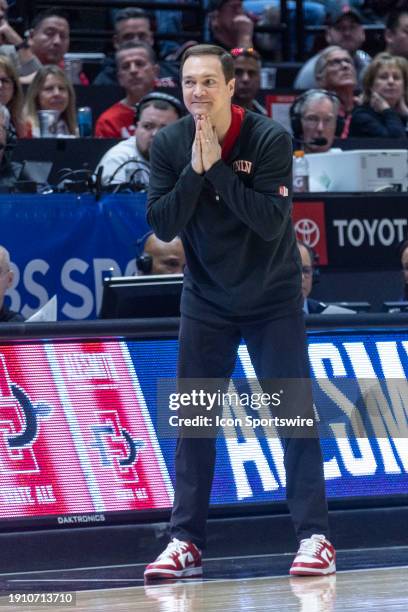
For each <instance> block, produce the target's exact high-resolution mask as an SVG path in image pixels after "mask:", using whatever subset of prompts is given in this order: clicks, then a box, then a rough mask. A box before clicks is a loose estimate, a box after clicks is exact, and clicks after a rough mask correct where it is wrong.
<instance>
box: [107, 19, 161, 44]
mask: <svg viewBox="0 0 408 612" xmlns="http://www.w3.org/2000/svg"><path fill="white" fill-rule="evenodd" d="M115 30H116V31H115V36H114V45H115V48H118V47H119V46H120V45H121V44H123V43H124V42H128V41H132V42H144V43H147V44H148V45H151V46H153V43H154V39H153V34H152V31H151V29H150V23H149V20H148V19H123V20H122V21H119V22H118V23H117V24H116V28H115Z"/></svg>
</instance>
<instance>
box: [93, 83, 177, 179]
mask: <svg viewBox="0 0 408 612" xmlns="http://www.w3.org/2000/svg"><path fill="white" fill-rule="evenodd" d="M182 114H183V107H182V104H181V102H180V101H179V100H178V99H177V98H174V97H173V96H169V95H167V94H163V93H159V92H157V93H153V94H148V95H147V96H145V97H144V98H142V100H141V101H140V102H139V104H138V108H137V111H136V117H135V124H136V131H135V135H134V136H131V137H130V138H127V139H126V140H123V141H122V142H119V143H118V144H117V145H115V146H114V147H112V148H111V149H109V151H107V152H106V153H105V155H104V156H103V157H102V159H101V161H100V162H99V164H98V167H97V168H96V172H98V169H99V168H102V170H103V173H102V182H103V184H104V185H117V184H122V183H132V182H134V183H139V184H140V185H141V186H143V187H144V188H145V189H146V188H147V187H148V185H149V175H150V166H149V160H150V148H151V146H152V143H153V138H154V137H155V135H156V134H157V132H158V131H159V130H161V128H163V127H165V126H166V125H169V124H170V123H173V122H174V121H177V119H179V118H180V117H181V116H182Z"/></svg>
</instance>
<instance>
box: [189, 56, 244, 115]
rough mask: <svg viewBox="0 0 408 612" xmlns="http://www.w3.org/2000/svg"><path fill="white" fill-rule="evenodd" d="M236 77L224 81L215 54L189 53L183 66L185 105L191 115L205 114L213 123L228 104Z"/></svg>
mask: <svg viewBox="0 0 408 612" xmlns="http://www.w3.org/2000/svg"><path fill="white" fill-rule="evenodd" d="M234 85H235V79H231V80H230V81H229V83H226V81H225V76H224V73H223V71H222V66H221V62H220V60H219V58H218V57H217V56H215V55H192V56H190V57H188V58H187V60H186V61H185V63H184V66H183V76H182V87H183V98H184V104H185V106H186V108H187V110H188V111H189V112H190V113H191V114H192V115H193V116H194V117H197V116H200V115H207V116H209V117H210V119H212V121H213V123H215V121H216V119H217V117H218V116H219V115H220V114H222V113H224V112H225V111H226V110H227V109H228V108H229V107H230V106H231V98H232V96H233V94H234Z"/></svg>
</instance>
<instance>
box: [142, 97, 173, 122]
mask: <svg viewBox="0 0 408 612" xmlns="http://www.w3.org/2000/svg"><path fill="white" fill-rule="evenodd" d="M149 106H153V108H157V110H174V111H175V112H176V113H177V115H178V116H179V117H180V116H181V115H180V111H179V110H178V108H176V107H175V106H174V104H170V102H167V100H147V102H144V103H143V104H141V105H140V108H139V117H141V116H142V114H143V111H144V110H145V109H146V108H149ZM139 121H140V119H139Z"/></svg>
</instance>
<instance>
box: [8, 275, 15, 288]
mask: <svg viewBox="0 0 408 612" xmlns="http://www.w3.org/2000/svg"><path fill="white" fill-rule="evenodd" d="M7 276H8V278H7V289H10V287H11V285H12V284H13V280H14V272H13V270H9V271H8V272H7Z"/></svg>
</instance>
